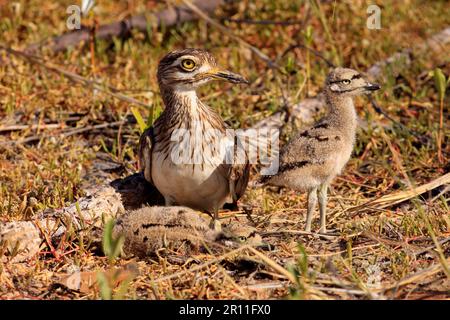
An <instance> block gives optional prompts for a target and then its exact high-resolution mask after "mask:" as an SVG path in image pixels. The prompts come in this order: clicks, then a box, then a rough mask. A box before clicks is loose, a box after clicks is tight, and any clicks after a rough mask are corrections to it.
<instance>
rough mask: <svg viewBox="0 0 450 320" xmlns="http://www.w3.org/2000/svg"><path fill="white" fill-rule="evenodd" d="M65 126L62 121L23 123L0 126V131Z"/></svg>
mask: <svg viewBox="0 0 450 320" xmlns="http://www.w3.org/2000/svg"><path fill="white" fill-rule="evenodd" d="M62 127H64V124H62V123H49V124H31V125H28V124H23V125H11V126H3V127H0V132H8V131H21V130H27V129H30V130H46V129H59V128H62Z"/></svg>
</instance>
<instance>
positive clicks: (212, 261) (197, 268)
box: [152, 245, 248, 283]
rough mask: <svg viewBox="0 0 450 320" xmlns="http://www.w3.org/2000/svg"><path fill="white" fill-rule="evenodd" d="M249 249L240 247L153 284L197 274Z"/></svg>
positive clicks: (159, 279) (156, 280) (157, 280)
mask: <svg viewBox="0 0 450 320" xmlns="http://www.w3.org/2000/svg"><path fill="white" fill-rule="evenodd" d="M247 248H248V246H246V245H245V246H242V247H239V248H237V249H235V250H232V251H230V252H227V253H225V254H223V255H221V256H220V257H217V258H215V259H212V260H210V261H208V262H205V263H202V264H201V265H198V266H196V267H193V268H190V269H187V270H183V271H179V272H176V273H174V274H171V275H168V276H164V277H161V278H158V279H155V280H153V281H152V282H153V283H158V282H162V281H167V280H171V279H174V278H178V277H180V276H183V275H185V274H187V273H190V272H195V271H198V270H201V269H203V268H205V267H207V266H209V265H211V264H214V263H217V262H220V261H222V260H224V259H225V258H227V257H229V256H232V255H234V254H236V253H238V252H241V251H243V250H244V249H247Z"/></svg>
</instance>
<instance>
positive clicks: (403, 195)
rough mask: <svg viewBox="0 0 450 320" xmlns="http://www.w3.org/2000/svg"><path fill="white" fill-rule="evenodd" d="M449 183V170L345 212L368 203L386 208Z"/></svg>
mask: <svg viewBox="0 0 450 320" xmlns="http://www.w3.org/2000/svg"><path fill="white" fill-rule="evenodd" d="M449 183H450V172H449V173H447V174H444V175H443V176H441V177H439V178H436V179H434V180H432V181H430V182H428V183H426V184H424V185H421V186H419V187H415V188H412V189H410V190H406V191H399V192H395V193H392V194H388V195H385V196H382V197H380V198H378V199H374V200H370V201H368V202H366V203H364V204H362V205H358V206H355V207H351V208H349V209H347V212H355V211H359V210H362V209H364V208H367V207H368V206H369V205H370V206H378V208H386V207H388V206H393V205H396V204H399V203H401V202H404V201H407V200H409V199H412V198H414V197H417V196H418V195H421V194H422V193H424V192H427V191H430V190H433V189H435V188H437V187H440V186H442V185H444V184H449Z"/></svg>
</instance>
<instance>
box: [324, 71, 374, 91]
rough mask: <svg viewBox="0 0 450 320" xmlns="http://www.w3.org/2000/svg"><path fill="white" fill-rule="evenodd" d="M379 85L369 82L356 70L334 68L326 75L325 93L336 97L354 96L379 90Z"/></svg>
mask: <svg viewBox="0 0 450 320" xmlns="http://www.w3.org/2000/svg"><path fill="white" fill-rule="evenodd" d="M380 88H381V87H380V85H378V84H376V83H371V82H369V81H368V80H367V79H366V77H365V76H363V75H362V74H361V73H359V72H358V71H356V70H353V69H348V68H335V69H334V70H333V71H331V72H330V73H329V74H328V77H327V80H326V91H327V92H328V93H329V94H332V95H338V96H343V95H345V96H356V95H360V94H364V93H370V92H372V91H376V90H378V89H380Z"/></svg>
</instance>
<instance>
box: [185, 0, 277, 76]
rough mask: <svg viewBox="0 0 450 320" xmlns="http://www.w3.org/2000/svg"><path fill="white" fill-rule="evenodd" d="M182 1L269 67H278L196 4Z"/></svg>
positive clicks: (188, 0) (186, 0)
mask: <svg viewBox="0 0 450 320" xmlns="http://www.w3.org/2000/svg"><path fill="white" fill-rule="evenodd" d="M182 1H183V3H184V4H185V5H186V7H188V8H189V9H191V10H192V11H193V12H194V13H195V14H197V15H198V16H199V17H200V18H202V19H203V20H205V21H207V22H209V23H210V24H211V25H213V26H214V27H216V28H217V29H219V30H220V31H222V32H224V33H226V34H227V35H228V36H229V37H231V38H232V39H234V40H235V41H237V42H239V43H240V44H241V45H243V46H244V47H246V48H248V49H250V50H251V51H253V53H254V54H256V56H258V57H259V58H260V59H262V60H263V61H264V62H266V63H267V65H268V66H269V67H271V68H277V67H278V66H277V64H276V63H275V62H273V61H272V60H271V59H270V58H269V57H268V56H266V55H265V54H264V53H263V52H261V51H260V50H259V49H258V48H256V47H255V46H252V45H251V44H249V43H248V42H246V41H244V40H242V39H241V38H239V37H238V36H236V35H235V34H233V33H232V32H231V31H230V30H229V29H228V28H226V27H224V26H223V25H221V24H220V23H218V22H217V21H215V20H213V19H211V18H210V17H209V16H208V15H207V14H206V13H205V12H204V11H202V10H201V9H200V8H199V7H198V6H197V5H195V4H193V3H192V2H191V1H190V0H182Z"/></svg>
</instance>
